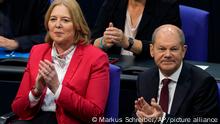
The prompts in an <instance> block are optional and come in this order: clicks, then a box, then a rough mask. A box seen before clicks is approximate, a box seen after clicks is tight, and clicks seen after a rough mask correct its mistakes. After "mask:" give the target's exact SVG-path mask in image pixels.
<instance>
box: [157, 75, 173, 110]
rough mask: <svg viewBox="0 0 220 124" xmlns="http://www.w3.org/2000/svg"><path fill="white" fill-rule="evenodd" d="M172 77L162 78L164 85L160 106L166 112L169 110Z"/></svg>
mask: <svg viewBox="0 0 220 124" xmlns="http://www.w3.org/2000/svg"><path fill="white" fill-rule="evenodd" d="M170 81H171V80H170V79H168V78H166V79H163V80H162V83H163V87H162V89H161V92H160V103H159V104H160V106H161V108H162V109H163V111H164V112H166V113H167V112H168V102H169V89H168V84H169V83H170Z"/></svg>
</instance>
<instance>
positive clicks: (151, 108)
mask: <svg viewBox="0 0 220 124" xmlns="http://www.w3.org/2000/svg"><path fill="white" fill-rule="evenodd" d="M135 109H136V115H137V117H138V118H139V119H140V120H143V119H144V120H146V119H147V120H151V121H154V120H158V119H160V118H162V116H163V110H162V109H161V107H160V105H159V104H158V103H156V100H155V99H154V98H152V99H151V104H148V103H147V102H146V101H145V100H144V98H143V97H141V98H138V100H136V101H135Z"/></svg>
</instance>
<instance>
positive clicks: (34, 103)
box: [28, 91, 40, 108]
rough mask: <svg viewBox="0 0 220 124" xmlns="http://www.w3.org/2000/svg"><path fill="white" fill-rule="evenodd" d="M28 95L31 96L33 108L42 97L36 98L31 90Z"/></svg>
mask: <svg viewBox="0 0 220 124" xmlns="http://www.w3.org/2000/svg"><path fill="white" fill-rule="evenodd" d="M28 97H29V101H30V105H31V108H32V107H34V106H35V105H37V103H38V102H39V101H40V97H39V98H37V99H36V98H35V97H34V95H33V94H32V93H31V91H30V92H29V96H28Z"/></svg>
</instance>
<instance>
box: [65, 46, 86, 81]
mask: <svg viewBox="0 0 220 124" xmlns="http://www.w3.org/2000/svg"><path fill="white" fill-rule="evenodd" d="M82 57H83V46H81V45H77V46H76V50H75V52H74V53H73V56H72V59H71V61H70V64H69V67H68V69H67V72H66V74H65V77H64V79H63V84H65V83H66V82H68V81H70V79H71V78H72V77H73V75H74V73H75V72H76V70H77V67H78V66H79V64H80V61H81V60H82Z"/></svg>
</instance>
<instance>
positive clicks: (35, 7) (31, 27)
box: [0, 0, 50, 52]
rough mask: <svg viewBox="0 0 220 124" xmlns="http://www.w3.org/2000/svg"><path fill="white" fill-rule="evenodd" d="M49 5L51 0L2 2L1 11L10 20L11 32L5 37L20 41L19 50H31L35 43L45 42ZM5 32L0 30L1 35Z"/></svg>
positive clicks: (6, 0)
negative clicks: (45, 21) (45, 25)
mask: <svg viewBox="0 0 220 124" xmlns="http://www.w3.org/2000/svg"><path fill="white" fill-rule="evenodd" d="M49 5H50V3H49V0H5V1H4V3H2V4H0V11H2V13H3V14H4V15H6V16H7V18H8V19H9V20H10V22H7V23H9V24H10V27H7V28H10V29H7V31H10V32H8V33H10V34H9V35H8V36H5V37H7V38H10V39H15V40H16V41H17V42H18V43H19V48H18V49H17V50H18V51H25V52H29V51H30V49H31V47H32V46H33V45H35V44H39V43H43V42H44V36H45V33H46V30H45V28H44V16H45V13H46V11H47V9H48V7H49ZM0 20H1V19H0ZM1 23H2V25H3V26H4V25H5V24H6V22H1V21H0V26H1ZM4 33H6V32H4ZM4 33H3V34H1V31H0V35H3V36H4Z"/></svg>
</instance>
